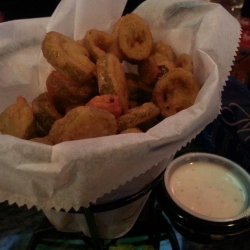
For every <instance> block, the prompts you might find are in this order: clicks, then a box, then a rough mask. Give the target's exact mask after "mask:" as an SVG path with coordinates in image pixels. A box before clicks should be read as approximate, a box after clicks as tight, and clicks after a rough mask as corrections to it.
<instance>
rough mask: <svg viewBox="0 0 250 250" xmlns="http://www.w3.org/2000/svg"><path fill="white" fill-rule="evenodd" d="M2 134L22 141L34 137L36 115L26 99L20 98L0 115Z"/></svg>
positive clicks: (0, 130)
mask: <svg viewBox="0 0 250 250" xmlns="http://www.w3.org/2000/svg"><path fill="white" fill-rule="evenodd" d="M0 132H1V133H2V134H7V135H12V136H15V137H18V138H21V139H30V138H31V137H32V136H33V135H34V133H35V119H34V115H33V112H32V109H31V107H30V105H29V104H28V102H27V100H26V99H25V98H24V97H22V96H18V97H17V99H16V103H15V104H12V105H10V106H9V107H7V108H6V109H5V110H4V111H3V112H2V113H1V114H0Z"/></svg>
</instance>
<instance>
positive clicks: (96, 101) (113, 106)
mask: <svg viewBox="0 0 250 250" xmlns="http://www.w3.org/2000/svg"><path fill="white" fill-rule="evenodd" d="M86 105H87V106H91V107H96V108H99V109H104V110H107V111H109V112H110V113H112V114H113V115H114V116H115V117H116V118H118V117H119V116H121V114H122V106H121V104H120V101H119V98H118V96H117V95H98V96H95V97H94V98H92V99H91V100H90V101H89V102H88V103H87V104H86Z"/></svg>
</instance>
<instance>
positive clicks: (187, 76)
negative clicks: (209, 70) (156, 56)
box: [153, 68, 199, 117]
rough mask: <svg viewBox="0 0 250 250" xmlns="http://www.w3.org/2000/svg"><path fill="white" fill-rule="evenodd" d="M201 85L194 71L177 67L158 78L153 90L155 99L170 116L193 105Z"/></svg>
mask: <svg viewBox="0 0 250 250" xmlns="http://www.w3.org/2000/svg"><path fill="white" fill-rule="evenodd" d="M198 91H199V86H198V84H197V83H196V81H195V79H194V76H193V74H192V73H190V72H188V71H186V70H184V69H182V68H176V69H174V70H173V71H170V72H169V73H168V74H167V75H164V76H163V77H162V78H160V79H159V80H158V82H157V83H156V86H155V88H154V90H153V101H154V102H155V103H156V105H157V106H158V107H159V108H160V110H161V115H162V116H163V117H168V116H171V115H174V114H176V113H177V112H179V111H181V110H183V109H186V108H188V107H190V106H192V105H193V103H194V101H195V98H196V96H197V94H198Z"/></svg>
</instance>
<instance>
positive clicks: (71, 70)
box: [42, 31, 96, 84]
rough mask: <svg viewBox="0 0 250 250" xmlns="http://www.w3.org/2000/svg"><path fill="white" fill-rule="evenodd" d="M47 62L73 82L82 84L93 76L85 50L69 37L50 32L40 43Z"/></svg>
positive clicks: (92, 66)
mask: <svg viewBox="0 0 250 250" xmlns="http://www.w3.org/2000/svg"><path fill="white" fill-rule="evenodd" d="M42 52H43V55H44V57H45V58H46V59H47V61H48V62H49V63H50V64H51V65H52V66H53V67H54V68H55V69H57V70H58V71H60V72H62V73H64V74H66V75H67V76H68V77H69V78H71V79H73V80H74V81H76V82H78V83H81V84H84V83H86V82H88V81H89V80H90V79H91V78H93V77H94V76H95V73H96V68H95V64H94V63H93V62H91V60H90V59H89V58H88V57H87V55H86V54H87V53H86V49H85V48H84V47H83V46H81V45H80V44H79V43H78V42H76V41H74V40H73V39H71V38H70V37H67V36H65V35H63V34H60V33H58V32H55V31H51V32H49V33H47V34H46V36H45V38H44V40H43V43H42Z"/></svg>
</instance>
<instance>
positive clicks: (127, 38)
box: [116, 13, 153, 63]
mask: <svg viewBox="0 0 250 250" xmlns="http://www.w3.org/2000/svg"><path fill="white" fill-rule="evenodd" d="M116 29H117V39H118V45H119V48H120V50H121V52H122V54H123V55H124V56H125V58H126V60H128V61H130V62H132V63H134V62H138V61H142V60H145V59H146V58H147V57H148V56H149V55H150V52H151V50H152V45H153V38H152V34H151V31H150V29H149V26H148V25H147V24H146V22H145V21H144V20H143V19H142V18H141V17H139V16H138V15H136V14H133V13H132V14H128V15H125V16H123V17H121V18H120V19H119V20H118V25H116Z"/></svg>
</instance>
